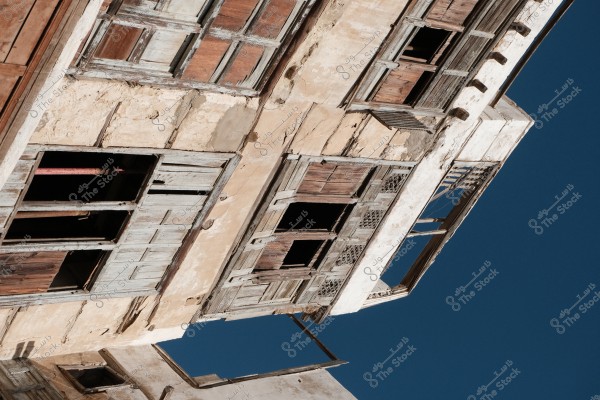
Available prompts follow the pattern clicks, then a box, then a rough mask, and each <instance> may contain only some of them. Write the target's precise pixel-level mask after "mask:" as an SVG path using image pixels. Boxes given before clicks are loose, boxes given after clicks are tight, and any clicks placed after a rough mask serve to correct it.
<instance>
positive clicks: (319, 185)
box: [255, 163, 372, 279]
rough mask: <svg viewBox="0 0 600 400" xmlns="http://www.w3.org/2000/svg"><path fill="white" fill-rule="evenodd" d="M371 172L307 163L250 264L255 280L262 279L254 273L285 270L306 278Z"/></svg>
mask: <svg viewBox="0 0 600 400" xmlns="http://www.w3.org/2000/svg"><path fill="white" fill-rule="evenodd" d="M371 169H372V168H370V167H369V166H365V165H348V164H346V165H344V164H334V163H323V164H317V163H315V164H311V165H310V166H309V167H308V169H307V171H306V175H305V177H304V180H303V181H302V183H301V184H300V186H299V187H298V190H297V193H296V195H295V196H294V197H293V198H291V199H289V200H288V201H287V202H288V206H287V208H286V210H285V212H284V213H283V215H282V216H281V219H280V221H279V223H278V224H277V227H276V228H275V232H274V233H273V236H272V239H271V240H272V241H271V242H269V243H267V245H266V247H265V249H264V251H263V253H262V255H261V257H260V258H259V260H258V262H257V264H256V267H255V271H256V272H257V273H258V275H259V279H264V278H263V277H262V276H261V274H260V271H265V270H267V271H268V270H279V269H282V270H284V269H291V268H294V271H293V272H290V274H291V275H293V276H295V277H299V276H302V275H304V276H305V277H310V276H311V275H312V274H313V272H314V271H315V270H316V269H317V268H318V267H319V265H320V263H321V261H322V260H323V258H324V256H325V254H327V252H328V250H329V249H330V247H331V245H332V243H333V241H334V240H336V238H337V236H338V234H339V232H340V231H341V229H342V227H343V226H344V223H345V222H346V220H347V219H348V217H349V215H351V214H352V210H353V208H354V205H355V203H356V201H357V197H358V195H359V194H360V192H361V189H362V188H363V185H364V182H365V179H366V178H367V177H368V176H369V173H370V172H371ZM282 274H283V273H282ZM285 274H288V272H286V273H285ZM267 275H269V276H270V274H267Z"/></svg>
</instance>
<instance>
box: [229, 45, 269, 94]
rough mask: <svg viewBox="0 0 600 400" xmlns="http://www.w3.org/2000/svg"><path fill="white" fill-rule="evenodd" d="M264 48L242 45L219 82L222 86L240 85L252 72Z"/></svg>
mask: <svg viewBox="0 0 600 400" xmlns="http://www.w3.org/2000/svg"><path fill="white" fill-rule="evenodd" d="M263 52H264V48H263V47H261V46H256V45H253V44H248V43H244V44H242V45H241V48H240V51H239V52H238V53H237V55H236V56H235V58H234V59H233V61H231V62H230V65H229V67H228V69H227V71H226V72H225V74H224V75H223V77H221V79H220V80H219V83H221V84H223V85H233V86H238V85H240V84H242V83H243V82H244V81H245V80H246V79H247V78H248V77H249V76H250V75H251V74H252V72H253V71H254V69H255V68H256V65H257V64H258V62H259V61H260V58H261V56H262V55H263Z"/></svg>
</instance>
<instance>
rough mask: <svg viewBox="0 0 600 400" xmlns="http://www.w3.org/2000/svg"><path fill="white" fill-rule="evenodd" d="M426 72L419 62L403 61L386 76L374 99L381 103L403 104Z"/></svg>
mask: <svg viewBox="0 0 600 400" xmlns="http://www.w3.org/2000/svg"><path fill="white" fill-rule="evenodd" d="M424 73H425V70H424V69H423V67H420V66H419V65H418V64H409V63H401V64H400V66H399V67H398V68H396V69H395V70H393V71H391V72H390V73H389V75H388V76H387V77H386V78H385V80H384V81H383V84H382V85H381V87H380V88H379V90H378V91H377V93H376V94H375V96H374V98H373V100H374V101H377V102H381V103H391V104H403V103H404V102H405V101H406V98H407V97H408V95H409V94H410V92H411V91H412V90H413V88H414V87H415V85H416V84H417V82H418V80H419V79H420V78H421V76H422V75H423V74H424Z"/></svg>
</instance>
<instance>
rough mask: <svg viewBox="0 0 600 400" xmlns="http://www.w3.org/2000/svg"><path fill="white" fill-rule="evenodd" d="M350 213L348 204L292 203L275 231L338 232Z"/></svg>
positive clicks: (350, 207)
mask: <svg viewBox="0 0 600 400" xmlns="http://www.w3.org/2000/svg"><path fill="white" fill-rule="evenodd" d="M351 211H352V205H349V204H335V203H334V204H331V203H305V202H299V203H292V204H290V205H289V206H288V208H287V210H286V211H285V214H284V215H283V217H282V218H281V221H279V225H277V231H279V232H281V231H291V230H297V231H298V230H299V231H305V230H312V231H327V232H333V231H336V232H338V231H339V229H340V228H341V226H342V225H343V224H344V221H345V220H346V218H347V217H348V215H349V213H350V212H351Z"/></svg>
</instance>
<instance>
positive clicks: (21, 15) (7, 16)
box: [0, 0, 35, 62]
mask: <svg viewBox="0 0 600 400" xmlns="http://www.w3.org/2000/svg"><path fill="white" fill-rule="evenodd" d="M34 3H35V0H22V1H16V0H0V26H2V29H0V62H5V61H6V57H8V54H9V53H10V51H11V49H12V47H13V43H14V42H15V40H16V39H17V36H18V35H19V32H20V31H21V27H22V26H23V23H24V22H25V19H26V18H27V15H28V14H29V11H30V10H31V7H33V4H34Z"/></svg>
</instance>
